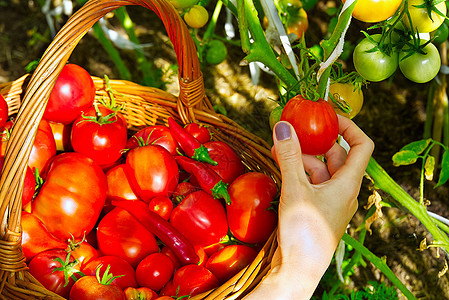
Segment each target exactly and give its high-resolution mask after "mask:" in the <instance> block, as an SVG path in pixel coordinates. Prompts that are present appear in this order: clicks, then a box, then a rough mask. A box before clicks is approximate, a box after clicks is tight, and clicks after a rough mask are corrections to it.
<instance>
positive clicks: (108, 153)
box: [71, 106, 128, 166]
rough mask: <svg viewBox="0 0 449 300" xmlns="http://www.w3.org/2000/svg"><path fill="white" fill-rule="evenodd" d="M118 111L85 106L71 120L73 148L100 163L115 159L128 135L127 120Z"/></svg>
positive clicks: (104, 163)
mask: <svg viewBox="0 0 449 300" xmlns="http://www.w3.org/2000/svg"><path fill="white" fill-rule="evenodd" d="M120 115H121V114H120V113H119V112H114V111H113V110H111V109H109V108H106V107H104V106H98V107H96V106H92V107H90V108H89V109H87V110H86V111H85V112H84V113H83V114H82V115H80V116H79V117H78V118H77V119H76V120H75V121H74V122H73V125H72V135H71V137H72V147H73V150H74V151H75V152H78V153H81V154H84V155H86V156H87V157H90V158H91V159H93V160H94V161H95V162H96V163H97V164H99V165H101V166H106V165H109V164H112V163H114V162H115V161H117V160H118V159H119V158H120V156H121V155H122V150H123V149H125V147H126V142H127V139H128V136H127V126H126V122H125V121H124V118H123V117H121V116H120Z"/></svg>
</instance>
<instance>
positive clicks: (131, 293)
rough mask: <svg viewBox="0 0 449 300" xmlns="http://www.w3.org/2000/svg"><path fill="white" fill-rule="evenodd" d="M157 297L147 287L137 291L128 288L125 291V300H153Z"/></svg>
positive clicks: (171, 299)
mask: <svg viewBox="0 0 449 300" xmlns="http://www.w3.org/2000/svg"><path fill="white" fill-rule="evenodd" d="M157 297H158V296H157V293H156V292H155V291H153V290H152V289H149V288H147V287H140V288H137V289H136V288H132V287H129V288H126V290H125V298H126V300H154V299H156V298H157ZM170 300H173V298H170Z"/></svg>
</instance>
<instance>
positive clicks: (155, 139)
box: [126, 125, 178, 155]
mask: <svg viewBox="0 0 449 300" xmlns="http://www.w3.org/2000/svg"><path fill="white" fill-rule="evenodd" d="M146 145H159V146H162V147H164V148H165V149H166V150H167V151H168V152H170V153H171V154H172V155H177V154H178V152H177V151H178V142H177V141H176V140H175V138H174V137H173V135H172V134H171V132H170V129H168V127H167V126H163V125H153V126H147V127H145V128H142V129H140V130H139V131H137V132H136V133H135V134H134V135H133V136H132V137H130V138H129V140H128V142H127V144H126V148H127V149H133V148H136V147H139V146H146Z"/></svg>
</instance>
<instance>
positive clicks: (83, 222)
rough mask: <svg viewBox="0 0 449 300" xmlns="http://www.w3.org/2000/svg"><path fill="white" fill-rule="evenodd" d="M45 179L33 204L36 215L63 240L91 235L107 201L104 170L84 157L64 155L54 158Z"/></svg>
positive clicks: (71, 154) (77, 154)
mask: <svg viewBox="0 0 449 300" xmlns="http://www.w3.org/2000/svg"><path fill="white" fill-rule="evenodd" d="M44 175H45V182H44V184H43V185H42V187H41V189H40V191H39V194H38V195H37V197H36V199H35V200H34V201H33V202H32V211H33V214H34V215H36V216H37V217H38V218H39V219H41V220H42V222H44V224H45V225H46V226H47V228H48V230H49V232H50V233H52V234H53V235H54V236H56V237H57V238H60V239H62V240H67V239H69V238H70V237H71V236H72V235H73V236H74V237H75V238H81V237H82V236H83V235H84V234H87V233H89V232H90V231H91V230H92V228H93V227H94V225H95V223H96V222H97V219H98V217H99V215H100V212H101V210H102V208H103V206H104V203H105V199H106V190H107V181H106V175H105V174H104V173H103V170H101V168H100V167H99V166H98V165H97V164H95V163H94V162H93V161H92V160H91V159H90V158H88V157H86V156H84V155H82V154H79V153H75V152H65V153H62V154H59V155H57V156H55V157H54V159H53V160H52V161H51V164H50V165H49V170H48V172H47V173H46V174H44ZM86 178H88V179H89V180H86Z"/></svg>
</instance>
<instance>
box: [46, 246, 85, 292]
mask: <svg viewBox="0 0 449 300" xmlns="http://www.w3.org/2000/svg"><path fill="white" fill-rule="evenodd" d="M70 255H71V254H70V252H69V253H67V256H66V259H65V261H63V260H62V259H61V258H59V257H57V258H55V259H54V261H57V262H59V263H60V264H61V266H60V267H58V268H55V269H54V270H53V272H52V273H54V272H56V271H60V272H63V273H64V287H66V286H67V285H68V284H69V278H72V279H73V280H74V281H76V280H77V279H78V278H77V277H76V276H75V275H81V276H85V275H84V274H83V272H81V271H79V270H78V269H77V268H75V266H77V265H78V264H79V260H78V259H75V260H74V261H72V262H70Z"/></svg>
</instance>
